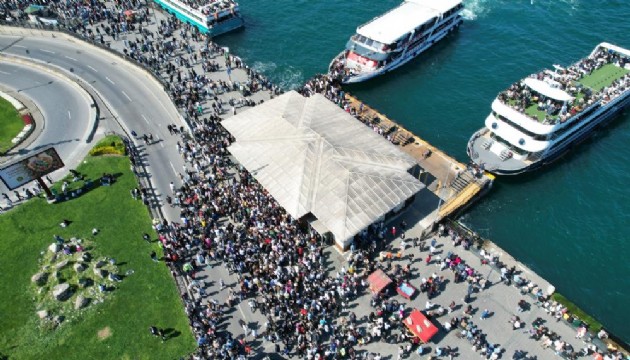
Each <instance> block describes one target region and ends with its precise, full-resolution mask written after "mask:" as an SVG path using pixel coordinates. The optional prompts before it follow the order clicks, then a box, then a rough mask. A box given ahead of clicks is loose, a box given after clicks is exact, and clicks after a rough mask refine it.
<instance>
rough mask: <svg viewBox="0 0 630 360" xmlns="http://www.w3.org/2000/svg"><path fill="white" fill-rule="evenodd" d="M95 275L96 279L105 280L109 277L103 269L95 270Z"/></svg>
mask: <svg viewBox="0 0 630 360" xmlns="http://www.w3.org/2000/svg"><path fill="white" fill-rule="evenodd" d="M94 275H96V277H98V278H101V279H104V278H105V276H107V271H105V270H103V269H98V268H94Z"/></svg>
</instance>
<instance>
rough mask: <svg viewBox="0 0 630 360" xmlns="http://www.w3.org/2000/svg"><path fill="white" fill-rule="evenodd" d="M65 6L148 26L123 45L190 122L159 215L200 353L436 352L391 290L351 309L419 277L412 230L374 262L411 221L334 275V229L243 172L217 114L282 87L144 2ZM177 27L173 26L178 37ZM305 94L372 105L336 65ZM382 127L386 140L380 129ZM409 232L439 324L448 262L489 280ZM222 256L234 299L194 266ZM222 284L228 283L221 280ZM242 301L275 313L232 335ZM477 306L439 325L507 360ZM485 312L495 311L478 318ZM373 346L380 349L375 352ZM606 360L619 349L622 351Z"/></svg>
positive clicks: (91, 32) (536, 326) (534, 331)
mask: <svg viewBox="0 0 630 360" xmlns="http://www.w3.org/2000/svg"><path fill="white" fill-rule="evenodd" d="M29 3H30V2H29ZM24 4H26V2H23V1H18V0H12V1H9V2H8V3H7V4H5V6H9V7H16V6H17V7H20V8H23V7H24ZM55 4H56V6H58V9H59V11H61V12H62V13H64V14H66V15H67V16H69V17H78V16H79V17H82V16H83V15H80V14H83V13H87V20H86V21H85V22H79V23H78V24H76V25H74V27H72V28H71V30H72V31H74V32H77V33H78V34H81V35H82V36H84V37H86V38H88V39H91V40H93V41H96V42H101V43H103V44H105V43H106V42H107V41H109V40H110V39H112V40H116V39H118V37H119V35H120V34H121V33H125V32H129V31H135V32H137V33H138V34H139V36H137V37H135V38H130V39H125V40H124V44H125V54H126V55H127V56H129V57H130V58H132V59H134V60H135V61H137V62H139V63H141V64H143V65H144V66H146V67H147V68H149V69H151V70H152V71H153V72H154V73H156V74H158V76H160V77H161V78H163V79H165V83H166V84H167V85H166V91H167V92H168V93H169V94H170V95H171V97H172V98H173V99H174V101H175V103H176V105H177V106H178V107H180V108H182V109H184V111H185V113H186V114H187V115H188V118H189V120H190V122H191V123H192V124H193V131H192V133H190V134H189V133H186V132H185V131H183V130H184V129H183V128H177V127H174V126H173V127H169V130H170V131H171V133H172V134H175V135H176V136H181V139H180V140H179V142H178V145H177V148H178V151H179V153H180V154H181V156H182V158H183V159H184V160H185V161H186V164H187V167H186V170H185V171H184V172H183V174H180V180H181V184H182V185H181V186H175V185H174V183H171V184H172V186H171V192H172V193H171V194H169V195H168V197H167V198H166V201H167V202H168V203H169V204H171V205H172V206H175V207H177V208H178V209H179V210H180V216H179V221H167V220H163V221H157V222H156V223H155V227H156V230H157V231H158V233H159V239H160V244H161V247H162V248H163V252H164V259H165V261H166V262H167V263H169V265H170V266H171V269H173V274H174V275H175V276H179V274H183V276H184V277H185V279H186V285H187V288H188V291H187V292H186V293H185V295H184V302H185V306H186V312H187V314H188V316H189V318H190V326H191V328H192V329H193V331H194V333H195V337H196V340H197V343H198V345H199V349H198V350H197V351H196V352H195V353H194V354H193V355H192V358H193V359H236V358H239V357H242V356H244V355H246V354H248V353H250V352H251V351H252V348H251V345H250V344H248V342H247V341H246V340H245V339H247V338H248V336H252V337H253V338H254V339H257V338H261V339H264V340H266V341H268V342H272V343H273V344H274V351H275V352H276V353H282V354H285V355H297V356H298V357H299V358H307V359H332V358H336V357H346V358H350V359H354V358H357V357H359V356H363V355H366V352H365V351H363V350H361V349H360V346H362V345H365V344H369V343H372V342H377V341H383V342H389V343H396V344H398V345H399V346H400V350H399V358H400V357H401V356H407V355H409V354H410V353H411V351H413V350H414V349H415V351H417V353H419V354H423V353H424V352H425V351H426V347H425V346H423V345H421V344H419V343H418V341H417V339H416V338H415V337H410V336H408V333H407V332H406V331H404V329H403V328H402V324H401V321H400V320H402V319H403V318H404V317H405V316H406V315H408V314H407V313H406V309H405V306H404V305H403V304H400V303H398V302H397V301H396V300H395V299H393V297H392V296H391V295H393V291H392V289H387V290H386V291H385V292H384V293H380V294H375V295H374V296H373V297H372V301H371V306H372V309H373V311H371V312H370V314H369V316H367V318H358V317H357V316H356V314H355V313H354V312H352V311H351V309H350V308H349V306H348V305H349V303H350V302H351V301H353V300H354V299H356V298H357V297H358V296H360V295H362V294H363V293H365V292H366V289H367V283H366V275H367V274H370V273H372V272H373V271H374V270H376V269H377V268H379V267H382V269H383V270H385V271H386V272H388V273H389V274H390V275H391V276H392V278H393V279H394V282H395V283H396V284H399V283H400V282H402V281H406V280H409V279H410V276H411V274H412V273H413V271H414V270H413V267H412V264H413V263H414V259H413V257H412V256H410V255H409V256H404V252H405V249H406V248H407V246H408V245H409V244H408V242H406V241H404V238H403V241H402V243H401V245H400V247H399V248H398V252H399V253H400V254H401V256H400V257H399V258H398V260H392V258H391V257H389V258H387V259H385V261H379V260H378V259H379V255H380V254H382V253H383V252H390V253H391V252H395V251H394V248H393V246H392V245H387V241H385V240H392V239H394V238H398V237H399V236H400V235H401V234H404V233H405V227H406V225H405V224H403V223H401V224H400V225H399V226H398V228H399V229H401V231H399V233H398V236H397V235H396V232H395V231H394V229H393V228H389V229H388V228H386V227H385V225H384V224H382V223H380V224H375V225H373V226H371V227H370V228H369V229H368V231H366V232H365V233H362V234H361V236H360V238H359V239H357V241H356V242H355V243H354V244H353V245H352V247H351V251H350V253H349V255H348V262H347V264H344V265H343V267H342V268H341V269H340V270H339V271H337V272H336V273H334V274H331V273H330V271H329V270H328V269H327V267H326V263H327V261H326V260H327V259H326V255H325V253H324V247H325V245H326V244H325V241H324V239H322V238H321V237H320V236H319V235H318V234H317V233H316V232H315V231H314V230H313V229H312V228H310V227H309V226H308V225H307V224H303V223H301V222H298V221H296V219H293V218H291V216H290V215H289V214H287V213H286V212H285V211H284V210H283V209H282V208H281V207H280V206H279V205H278V203H277V202H276V201H275V200H274V199H273V198H272V197H271V195H270V194H269V193H268V192H266V191H265V189H264V188H262V186H261V185H260V184H259V183H258V182H257V181H256V180H255V179H254V178H253V176H252V175H251V174H250V173H249V172H248V171H247V170H245V169H244V168H242V167H240V166H239V165H238V164H234V163H233V162H232V160H231V158H230V156H229V153H228V150H227V147H228V146H229V145H230V144H231V143H232V141H233V140H234V139H233V138H232V137H231V135H230V134H229V133H228V132H227V131H226V130H225V129H224V128H223V127H222V126H221V124H220V120H221V116H223V115H225V114H226V113H227V112H228V109H227V107H228V106H229V107H231V108H232V111H234V109H235V108H236V107H238V106H253V105H255V103H253V102H252V101H251V100H248V99H247V97H248V95H250V94H252V93H254V92H257V91H270V92H272V93H274V94H275V93H279V92H280V90H279V89H278V88H277V87H276V86H274V85H273V84H271V82H270V81H269V80H267V79H266V78H265V77H263V76H262V75H260V74H258V73H256V72H255V71H253V70H251V69H249V68H248V67H247V66H246V65H245V64H243V62H242V61H241V59H239V58H238V57H236V56H234V55H231V54H228V53H226V52H225V51H224V50H223V48H221V47H219V46H218V45H217V44H215V43H213V42H210V41H208V40H207V39H206V38H205V37H203V36H202V35H201V34H199V33H198V32H197V31H195V30H194V28H192V27H190V26H189V25H183V24H181V23H180V22H179V21H178V20H176V19H175V18H169V19H168V20H161V21H160V23H159V24H158V31H157V33H153V32H152V31H150V30H148V29H147V28H143V27H142V23H143V22H146V21H147V16H148V12H145V10H143V9H142V8H139V7H138V5H139V4H138V3H137V2H135V1H131V2H129V1H122V2H119V3H118V5H116V6H114V8H107V6H106V5H104V4H102V3H100V2H98V1H92V2H91V3H90V5H89V6H88V5H86V3H85V2H83V1H75V0H70V1H65V2H58V3H55ZM130 7H131V8H137V9H138V11H139V12H138V14H139V16H138V17H136V19H135V20H134V21H130V20H129V19H127V18H126V17H125V16H124V9H125V8H130ZM175 34H177V36H173V35H175ZM218 56H219V57H224V58H225V60H226V64H227V66H228V67H234V68H243V69H245V70H246V71H247V74H248V80H247V81H246V82H244V83H239V82H233V81H231V80H229V81H220V80H213V79H212V76H211V75H210V74H209V73H212V72H216V71H223V70H224V69H222V68H221V66H219V64H218V62H217V61H216V57H218ZM195 65H201V67H202V69H203V73H201V72H198V70H195V68H194V66H195ZM235 90H237V91H239V92H240V93H241V95H242V97H241V98H239V99H236V98H233V99H230V100H229V101H227V102H226V101H223V100H221V99H219V97H218V96H219V95H221V94H223V93H226V92H231V91H235ZM299 91H300V93H302V94H303V95H305V96H310V95H312V94H315V93H321V94H324V95H325V96H326V97H327V98H328V99H329V100H331V101H332V102H334V103H336V104H337V105H339V106H340V107H341V108H344V109H345V110H346V111H348V112H349V113H351V114H352V115H355V116H357V117H359V118H360V115H361V113H362V109H361V108H359V109H355V108H353V107H352V106H350V104H349V102H348V101H347V100H346V99H345V96H344V92H343V90H342V89H341V86H340V84H339V82H338V81H337V80H335V79H334V77H331V76H329V75H318V76H316V77H314V78H312V79H311V80H309V81H308V82H307V83H306V84H305V85H304V86H303V87H302V88H301V89H300V90H299ZM205 102H210V103H211V105H212V106H211V109H210V108H207V109H205V108H204V107H203V105H202V104H203V103H205ZM368 125H370V124H368ZM378 129H380V128H378ZM378 129H377V128H376V127H375V128H374V130H375V131H379V130H378ZM381 134H382V135H383V136H387V134H384V133H382V131H381ZM390 140H391V139H390ZM440 233H441V234H440V235H442V236H450V238H451V240H452V241H453V245H454V246H461V247H462V248H463V249H465V250H467V249H468V248H469V247H470V246H471V241H470V240H469V239H468V238H467V237H465V236H461V235H460V234H459V233H457V232H455V231H452V230H451V231H450V232H449V231H448V230H446V229H444V228H442V229H441V230H440ZM388 234H391V235H388ZM409 242H411V243H412V244H413V247H414V248H418V249H420V251H421V252H424V251H426V256H427V257H426V259H424V262H425V263H426V265H427V266H429V265H435V268H436V269H437V270H436V271H434V272H433V273H432V274H431V275H430V276H425V277H424V278H422V280H421V285H420V291H421V292H422V293H424V294H426V295H427V298H428V299H429V301H427V304H426V307H425V309H424V310H425V313H426V314H427V315H428V316H429V317H430V318H432V319H436V320H437V319H439V318H440V317H441V316H445V315H447V314H450V313H451V312H452V311H453V309H454V308H455V307H456V305H455V302H454V301H451V303H450V305H449V306H441V305H438V304H433V303H431V302H430V300H432V299H433V298H435V297H436V296H438V295H439V294H440V292H442V291H443V290H444V288H445V286H446V284H447V283H448V281H445V279H444V276H443V275H441V274H438V272H442V271H450V272H451V273H452V276H453V282H454V283H460V282H466V283H467V284H468V285H467V288H468V291H467V296H466V297H465V299H464V300H465V302H468V301H469V300H470V299H469V296H470V295H471V294H472V293H473V292H478V291H483V290H484V289H485V288H486V286H488V285H489V284H487V279H486V278H485V277H484V276H482V275H481V274H480V273H479V272H478V271H476V270H475V269H474V268H473V267H472V265H471V264H466V263H465V262H464V261H463V260H462V258H461V257H460V256H458V255H457V254H455V253H452V252H447V253H446V254H444V255H441V256H440V255H437V254H436V252H435V245H436V244H435V243H433V242H432V243H431V244H430V246H428V248H427V249H425V247H424V244H422V243H420V244H419V245H418V244H417V242H418V239H411V240H409ZM421 261H422V260H421ZM394 262H395V263H394ZM219 263H221V264H225V265H226V266H227V267H228V268H229V269H230V270H231V271H232V272H233V274H234V275H235V276H236V278H237V279H238V280H237V283H236V286H235V287H233V288H229V289H227V290H226V291H228V293H229V295H228V300H227V301H226V302H219V301H217V300H216V299H213V298H212V297H211V296H209V295H208V294H207V293H206V290H205V289H206V287H205V284H204V282H203V281H202V280H199V279H197V275H196V274H197V273H198V272H199V271H201V270H202V269H204V268H205V267H208V266H212V265H214V264H219ZM489 263H492V264H494V265H497V264H496V259H494V258H493V257H492V256H490V255H488V256H487V257H485V254H482V258H481V264H482V265H485V264H489ZM428 273H431V271H428ZM501 275H502V278H503V280H504V281H505V283H506V284H507V285H512V283H513V284H514V286H517V287H519V288H520V289H521V292H522V293H523V294H532V295H533V296H535V297H536V299H537V301H538V303H539V304H540V306H544V307H545V308H549V309H551V308H553V310H550V313H551V314H554V316H556V315H557V314H558V313H559V314H561V315H560V316H561V317H563V316H564V314H565V313H566V308H565V309H562V308H558V307H557V305H556V304H554V303H552V302H550V301H549V299H548V298H545V297H544V296H543V295H542V293H541V291H540V289H538V288H537V287H536V286H535V285H533V284H531V283H529V282H528V281H526V280H525V279H523V278H522V277H520V275H519V274H517V273H516V271H515V270H514V268H511V269H508V268H507V267H502V268H501ZM219 281H220V284H221V289H222V290H224V288H225V287H226V284H225V282H224V280H223V279H219ZM239 303H243V304H245V303H247V304H248V305H249V306H250V307H251V308H252V309H253V310H256V311H260V312H261V313H262V314H264V316H265V318H266V323H265V324H264V325H263V327H262V331H261V332H260V333H257V330H256V329H251V328H249V327H248V325H247V324H246V323H244V322H242V323H241V325H242V327H243V332H244V335H245V336H241V335H240V334H233V333H230V332H229V331H227V330H226V329H225V328H224V327H223V326H222V324H223V323H224V322H226V321H228V318H227V315H226V312H227V310H228V309H229V308H231V307H233V306H235V305H236V304H239ZM520 307H521V303H520V302H519V308H520ZM473 314H474V309H473V308H472V306H471V305H470V304H467V306H466V308H465V310H464V311H463V313H462V314H461V315H460V316H451V317H450V318H449V319H446V320H444V321H443V322H442V328H443V329H444V330H446V331H449V330H450V329H452V330H454V331H457V334H458V337H460V338H465V339H467V340H468V341H469V342H470V343H471V346H473V349H474V350H475V351H477V352H479V353H480V354H481V355H482V356H483V357H485V358H488V359H497V358H499V357H500V356H501V354H502V353H503V350H502V348H501V346H500V345H498V344H495V343H492V342H490V341H489V340H488V339H487V336H486V334H484V333H483V332H482V331H481V330H480V328H479V327H478V326H477V325H475V324H474V323H473ZM484 314H485V315H484ZM488 316H489V311H488V310H487V309H486V310H484V311H483V312H482V313H481V317H480V321H483V320H485V319H486V318H487V317H488ZM511 322H512V326H513V328H514V329H519V328H524V327H525V324H523V322H522V321H521V320H520V318H518V316H516V315H515V317H514V318H513V319H512V320H511ZM158 330H159V329H158ZM156 331H157V330H156ZM528 333H529V335H530V336H531V337H532V338H534V339H537V340H539V341H540V343H541V344H542V345H541V346H553V347H554V349H555V351H556V352H557V353H558V354H559V355H563V356H566V357H569V358H571V357H577V356H584V355H586V354H592V353H593V351H594V350H595V349H593V348H592V347H590V345H589V346H587V347H586V348H585V349H582V350H580V351H576V350H575V349H573V348H571V347H570V345H568V343H566V342H563V341H562V339H560V337H559V336H557V334H555V333H553V332H551V331H550V330H549V329H548V327H547V326H545V325H544V322H543V321H541V320H539V319H536V321H535V322H534V323H533V324H532V325H531V329H529V331H528ZM456 353H457V351H456V350H454V349H451V348H450V347H448V346H438V347H436V348H435V354H436V355H437V356H455V355H456ZM515 355H516V354H515ZM370 356H372V357H373V358H374V359H380V358H381V357H380V355H378V354H370ZM610 358H611V359H613V357H612V355H611V357H610Z"/></svg>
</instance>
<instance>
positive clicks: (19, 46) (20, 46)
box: [13, 45, 26, 49]
mask: <svg viewBox="0 0 630 360" xmlns="http://www.w3.org/2000/svg"><path fill="white" fill-rule="evenodd" d="M13 46H15V47H17V48H22V49H26V46H24V45H13Z"/></svg>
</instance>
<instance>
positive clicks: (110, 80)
mask: <svg viewBox="0 0 630 360" xmlns="http://www.w3.org/2000/svg"><path fill="white" fill-rule="evenodd" d="M105 79H107V81H109V82H110V83H112V85H116V83H115V82H113V81H112V79H110V78H108V77H107V76H105Z"/></svg>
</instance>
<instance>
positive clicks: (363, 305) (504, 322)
mask: <svg viewBox="0 0 630 360" xmlns="http://www.w3.org/2000/svg"><path fill="white" fill-rule="evenodd" d="M409 210H410V209H408V210H407V212H405V213H403V215H402V216H401V217H399V218H398V219H396V220H395V221H393V222H392V223H390V226H397V227H398V226H399V225H398V224H399V223H400V222H401V221H403V220H404V221H406V222H408V223H410V224H413V223H412V222H410V221H412V220H413V218H411V217H410V216H409V214H410V213H411V212H410V211H409ZM421 233H422V228H420V227H419V226H417V225H416V226H412V227H411V228H410V229H409V230H407V232H406V239H407V240H406V243H407V249H406V250H405V251H404V252H403V254H404V256H403V259H402V260H397V259H396V257H395V256H394V259H395V260H393V261H392V266H395V265H396V264H399V265H401V266H405V264H409V265H410V267H411V270H412V276H411V279H412V280H411V281H410V283H411V285H413V286H414V287H416V288H418V289H419V288H420V285H421V283H422V281H421V279H422V278H428V277H430V276H431V275H432V274H435V275H437V276H443V277H444V278H445V279H446V281H445V283H446V285H445V286H443V288H442V290H441V291H440V292H439V295H437V296H435V297H433V298H432V299H431V300H430V302H431V303H433V304H435V306H434V307H432V309H433V310H435V309H436V308H437V307H439V306H442V307H444V308H445V309H448V306H449V304H450V303H451V302H452V301H454V302H455V304H456V308H455V309H456V310H455V311H453V312H452V313H446V314H444V315H442V316H438V317H436V318H434V319H433V322H434V324H436V325H437V326H438V327H439V328H440V331H439V333H438V334H437V335H436V336H435V338H434V339H433V340H432V341H431V342H430V344H428V347H429V348H430V349H431V352H430V353H429V350H425V353H424V354H425V355H426V356H427V358H428V357H429V356H430V355H434V354H435V352H434V350H435V348H436V347H442V348H444V347H446V346H450V347H451V349H453V350H455V351H456V353H457V357H459V358H462V359H473V358H477V357H479V356H481V355H480V353H479V351H478V350H477V351H474V350H473V349H472V343H470V342H468V341H467V340H466V338H465V337H464V338H460V337H458V333H459V332H460V330H461V329H457V330H455V329H453V330H451V331H446V330H445V329H444V327H443V326H442V324H444V323H445V322H448V321H450V320H451V319H452V318H453V317H458V318H461V317H462V316H463V311H464V308H465V307H466V306H467V304H470V305H472V307H473V309H474V313H473V316H472V322H473V323H474V324H475V325H477V326H478V327H479V328H480V329H481V330H482V331H483V333H484V334H486V338H487V340H488V342H489V343H492V344H496V345H498V346H500V347H501V348H502V349H504V350H503V352H502V353H503V356H502V358H511V357H512V355H513V353H514V351H516V350H521V351H526V352H527V354H528V356H530V357H532V358H533V357H535V358H537V359H551V358H555V357H556V356H557V355H556V354H555V353H554V351H553V349H552V348H547V349H544V348H543V347H542V346H541V344H542V343H541V342H540V341H536V340H534V339H532V338H530V336H529V334H528V330H530V329H531V328H532V322H533V321H534V320H535V319H536V318H538V317H540V318H542V319H543V320H544V325H545V326H547V327H548V328H550V330H551V331H553V332H555V333H556V334H558V335H559V336H560V337H561V338H562V340H563V341H565V342H567V343H569V344H571V346H572V347H573V349H575V351H579V350H580V349H582V348H584V347H585V346H586V345H587V343H586V342H584V341H582V340H581V339H575V335H576V329H575V328H573V327H572V326H570V325H569V324H568V323H567V322H566V321H564V320H560V321H558V320H557V319H556V318H555V317H554V316H553V314H548V313H547V312H546V311H545V310H544V309H543V308H542V307H540V306H539V305H536V299H535V297H534V296H533V295H531V294H529V293H526V294H525V295H524V294H523V293H522V292H521V288H518V287H516V286H515V285H514V283H512V285H509V286H508V285H505V283H503V282H501V274H500V271H499V270H498V269H496V268H495V267H494V266H492V265H489V264H482V262H481V255H480V254H479V250H477V249H476V248H475V247H471V248H470V250H465V249H464V248H463V247H462V246H461V245H460V246H454V242H453V241H452V239H451V237H450V236H448V235H447V236H438V234H436V233H432V234H430V236H429V237H428V238H427V239H426V241H425V245H424V248H423V249H422V251H421V250H420V248H419V247H413V246H412V244H411V241H410V239H412V238H414V237H419V236H420V235H421ZM432 239H435V240H436V241H437V245H436V249H437V251H436V252H435V253H434V256H433V258H432V260H431V263H430V264H429V265H427V263H426V261H425V260H426V258H427V255H428V254H429V244H430V242H431V240H432ZM387 242H389V243H390V244H391V246H392V248H391V252H393V253H397V252H398V251H399V250H400V244H401V239H400V237H397V238H396V239H393V240H392V239H391V237H388V239H387ZM494 250H495V252H496V251H497V249H496V248H495V249H494ZM499 250H500V249H499ZM449 252H452V253H454V254H456V255H458V256H460V257H461V258H462V260H463V261H462V263H464V264H467V265H469V266H471V267H472V268H473V269H475V270H476V271H477V272H479V273H480V274H481V275H482V276H483V277H484V278H485V279H487V281H488V282H487V285H486V289H485V290H480V291H475V292H474V293H473V294H472V296H471V299H470V301H469V302H468V303H465V302H464V297H465V295H466V293H467V291H468V290H467V289H468V283H467V282H459V283H455V282H454V281H453V279H454V277H453V272H452V271H451V270H449V269H448V268H447V269H445V270H440V265H439V259H440V258H444V257H445V256H446V254H448V253H449ZM488 252H490V251H488ZM495 252H493V253H492V254H493V255H494V254H495ZM410 255H413V260H412V261H411V260H410V259H409V256H410ZM496 255H498V254H496ZM334 258H335V263H336V267H337V268H340V267H341V266H343V265H345V267H346V268H348V264H347V262H346V259H347V254H346V255H341V254H339V253H337V254H336V256H334ZM500 261H502V262H503V263H504V264H505V265H506V266H507V267H508V268H510V267H512V266H515V267H516V268H517V273H518V274H520V276H521V277H522V278H523V279H527V280H531V282H532V283H533V284H536V285H537V286H538V287H540V288H541V289H542V290H543V292H544V291H546V289H547V288H548V287H549V284H548V283H547V282H546V281H545V280H544V279H542V278H540V277H538V276H537V275H536V274H534V273H532V272H530V271H529V270H527V269H526V267H525V266H523V265H522V264H520V263H517V262H516V261H515V260H514V259H512V258H511V257H509V256H502V257H501V258H500ZM518 269H523V270H518ZM389 275H391V271H390V272H389ZM392 293H393V294H394V296H393V299H396V300H397V301H398V302H399V303H400V304H403V305H404V306H405V308H406V314H409V312H410V311H411V310H412V309H418V310H425V305H426V302H427V300H428V298H427V294H426V293H421V292H419V293H418V294H417V295H416V296H415V297H414V298H412V300H411V301H409V300H406V299H404V298H403V297H402V296H400V295H398V294H396V293H395V292H392ZM371 297H372V294H371V293H369V292H368V293H364V294H363V295H362V296H361V297H359V298H358V299H357V300H356V301H353V302H352V303H351V304H350V306H349V308H350V309H351V311H353V312H354V313H355V314H356V316H357V319H361V321H360V322H359V323H363V324H365V323H366V322H367V316H368V315H369V313H370V312H372V311H374V310H375V309H373V308H372V307H371V306H370V300H371ZM521 299H523V300H525V301H526V302H527V303H528V304H529V308H528V310H527V311H525V312H518V305H517V304H518V302H519V300H521ZM484 309H488V310H489V311H490V314H491V316H490V317H489V318H488V319H485V320H481V319H480V314H481V312H482V311H483V310H484ZM514 315H517V316H519V317H520V319H521V320H522V321H523V322H524V323H525V325H524V326H523V327H522V328H521V329H518V330H513V325H512V324H511V323H510V320H511V318H512V317H513V316H514ZM404 330H405V332H406V329H404ZM397 331H398V332H400V331H401V330H400V328H399V329H398V330H397ZM395 333H396V332H395ZM594 344H596V345H598V346H600V349H604V345H603V343H602V342H601V341H599V340H598V339H595V341H594ZM398 347H399V345H398V344H395V343H394V344H389V343H384V342H377V343H370V344H367V345H366V346H365V347H364V348H365V350H367V351H369V352H372V353H380V354H381V355H383V356H384V357H385V356H388V355H390V356H392V358H393V357H394V356H397V353H398ZM416 356H418V355H416V354H414V355H413V356H411V357H412V358H415V357H416ZM420 358H424V357H420ZM482 358H483V356H482Z"/></svg>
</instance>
